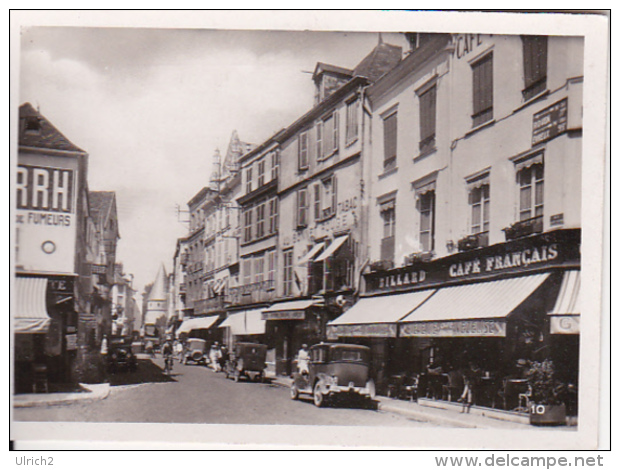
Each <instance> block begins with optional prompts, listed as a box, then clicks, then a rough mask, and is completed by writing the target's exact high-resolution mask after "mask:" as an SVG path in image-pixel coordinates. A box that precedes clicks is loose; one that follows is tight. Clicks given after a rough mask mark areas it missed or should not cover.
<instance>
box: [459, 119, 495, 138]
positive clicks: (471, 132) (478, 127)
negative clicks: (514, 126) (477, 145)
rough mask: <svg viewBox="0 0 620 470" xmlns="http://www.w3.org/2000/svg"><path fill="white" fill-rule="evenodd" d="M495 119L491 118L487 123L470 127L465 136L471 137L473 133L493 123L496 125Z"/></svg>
mask: <svg viewBox="0 0 620 470" xmlns="http://www.w3.org/2000/svg"><path fill="white" fill-rule="evenodd" d="M495 122H496V121H495V119H491V120H490V121H487V122H485V123H482V124H480V125H479V126H476V127H474V128H473V129H470V130H469V131H468V132H466V133H465V137H469V136H471V135H473V134H475V133H476V132H478V131H480V130H482V129H485V128H487V127H491V126H493V125H495Z"/></svg>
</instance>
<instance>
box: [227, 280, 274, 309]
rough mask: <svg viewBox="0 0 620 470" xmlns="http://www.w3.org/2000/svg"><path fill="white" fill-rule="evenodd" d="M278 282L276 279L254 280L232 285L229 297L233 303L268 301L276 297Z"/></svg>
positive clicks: (244, 303) (245, 303) (243, 303)
mask: <svg viewBox="0 0 620 470" xmlns="http://www.w3.org/2000/svg"><path fill="white" fill-rule="evenodd" d="M275 287H276V283H275V281H274V280H266V281H261V282H253V283H251V284H245V285H242V286H239V287H232V288H231V289H230V293H229V299H230V302H231V304H233V305H247V304H252V303H257V302H267V301H269V300H273V299H274V298H275V294H276V291H275Z"/></svg>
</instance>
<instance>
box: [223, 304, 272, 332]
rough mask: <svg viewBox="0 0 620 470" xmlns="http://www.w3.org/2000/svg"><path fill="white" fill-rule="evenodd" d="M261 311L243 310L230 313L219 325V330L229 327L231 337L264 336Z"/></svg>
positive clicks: (263, 322)
mask: <svg viewBox="0 0 620 470" xmlns="http://www.w3.org/2000/svg"><path fill="white" fill-rule="evenodd" d="M262 313H263V309H254V310H244V311H243V312H237V313H231V314H230V315H229V316H228V318H227V319H226V320H224V321H223V322H222V323H221V324H220V326H219V327H220V328H225V327H229V328H230V332H231V333H232V334H233V335H236V336H238V335H262V334H265V320H263V318H262Z"/></svg>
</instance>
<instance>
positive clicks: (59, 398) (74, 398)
mask: <svg viewBox="0 0 620 470" xmlns="http://www.w3.org/2000/svg"><path fill="white" fill-rule="evenodd" d="M80 386H82V387H83V388H85V389H86V390H88V392H84V393H51V394H37V395H35V396H25V397H14V399H13V407H14V408H33V407H37V406H53V405H65V404H69V403H75V402H78V401H79V402H82V403H89V402H94V401H99V400H104V399H105V398H107V397H108V395H109V394H110V384H108V383H105V384H88V385H87V384H80Z"/></svg>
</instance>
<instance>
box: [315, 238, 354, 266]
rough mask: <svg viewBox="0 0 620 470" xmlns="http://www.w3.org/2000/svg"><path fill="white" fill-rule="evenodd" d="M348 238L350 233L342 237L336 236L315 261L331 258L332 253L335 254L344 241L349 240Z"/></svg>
mask: <svg viewBox="0 0 620 470" xmlns="http://www.w3.org/2000/svg"><path fill="white" fill-rule="evenodd" d="M347 238H349V236H348V235H343V236H342V237H338V238H336V239H335V240H334V241H333V242H332V243H331V245H329V246H328V247H327V248H326V249H325V251H324V252H323V253H321V254H320V255H319V256H318V257H317V258H316V259H315V261H324V260H326V259H327V258H329V257H330V256H331V255H333V254H334V253H335V252H336V250H337V249H338V248H340V247H341V246H342V245H343V243H344V242H346V241H347Z"/></svg>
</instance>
